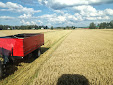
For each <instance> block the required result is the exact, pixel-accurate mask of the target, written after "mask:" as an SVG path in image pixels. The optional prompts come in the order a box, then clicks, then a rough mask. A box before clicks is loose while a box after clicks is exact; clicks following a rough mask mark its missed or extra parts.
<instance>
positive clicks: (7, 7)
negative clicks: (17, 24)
mask: <svg viewBox="0 0 113 85" xmlns="http://www.w3.org/2000/svg"><path fill="white" fill-rule="evenodd" d="M0 7H1V8H2V9H0V11H12V12H23V13H29V14H33V13H37V12H41V10H34V9H33V8H27V7H23V6H22V5H20V4H17V3H12V2H7V3H2V2H0Z"/></svg>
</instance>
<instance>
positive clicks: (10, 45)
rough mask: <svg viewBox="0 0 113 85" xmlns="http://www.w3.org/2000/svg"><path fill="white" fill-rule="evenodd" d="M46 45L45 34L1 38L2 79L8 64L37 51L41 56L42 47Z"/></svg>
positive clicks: (0, 76)
mask: <svg viewBox="0 0 113 85" xmlns="http://www.w3.org/2000/svg"><path fill="white" fill-rule="evenodd" d="M42 45H44V34H40V33H35V34H32V33H23V34H16V35H11V36H4V37H0V78H2V77H3V76H4V75H5V70H6V69H5V68H6V66H7V63H9V62H10V61H14V60H17V59H18V58H19V59H22V58H24V57H25V56H26V55H28V54H30V53H32V52H33V51H37V56H40V54H41V51H40V47H41V46H42Z"/></svg>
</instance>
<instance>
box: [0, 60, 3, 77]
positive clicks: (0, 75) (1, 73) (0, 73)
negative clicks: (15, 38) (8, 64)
mask: <svg viewBox="0 0 113 85" xmlns="http://www.w3.org/2000/svg"><path fill="white" fill-rule="evenodd" d="M2 70H3V69H2V62H1V61H0V79H1V78H2V76H3V71H2Z"/></svg>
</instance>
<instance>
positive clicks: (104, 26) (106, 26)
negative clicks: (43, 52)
mask: <svg viewBox="0 0 113 85" xmlns="http://www.w3.org/2000/svg"><path fill="white" fill-rule="evenodd" d="M76 28H84V29H113V20H112V21H110V22H102V23H100V24H98V25H96V24H95V23H94V22H92V23H90V25H89V26H88V27H75V26H66V27H53V26H51V27H50V28H49V27H48V26H37V25H22V26H10V25H0V30H29V29H32V30H38V29H51V30H53V29H64V30H65V29H76Z"/></svg>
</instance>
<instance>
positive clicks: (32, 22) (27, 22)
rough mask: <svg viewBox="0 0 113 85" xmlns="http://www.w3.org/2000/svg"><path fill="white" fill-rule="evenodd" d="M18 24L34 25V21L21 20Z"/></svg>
mask: <svg viewBox="0 0 113 85" xmlns="http://www.w3.org/2000/svg"><path fill="white" fill-rule="evenodd" d="M20 23H22V24H23V25H36V22H35V21H25V20H24V19H22V20H21V21H20Z"/></svg>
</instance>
